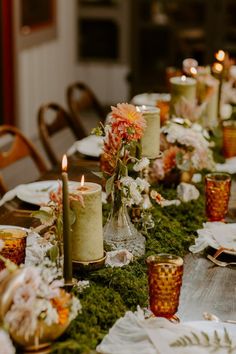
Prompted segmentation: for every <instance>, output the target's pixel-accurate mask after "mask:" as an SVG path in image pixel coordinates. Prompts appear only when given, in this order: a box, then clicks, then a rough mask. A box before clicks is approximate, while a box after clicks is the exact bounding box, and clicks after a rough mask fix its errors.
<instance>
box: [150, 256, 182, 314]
mask: <svg viewBox="0 0 236 354" xmlns="http://www.w3.org/2000/svg"><path fill="white" fill-rule="evenodd" d="M146 262H147V266H148V284H149V305H150V309H151V311H152V312H153V314H154V315H155V316H159V317H166V318H171V317H173V316H174V314H175V313H176V312H177V310H178V306H179V295H180V289H181V285H182V275H183V259H182V258H180V257H178V256H175V255H171V254H164V253H161V254H157V255H153V256H149V257H148V258H147V261H146Z"/></svg>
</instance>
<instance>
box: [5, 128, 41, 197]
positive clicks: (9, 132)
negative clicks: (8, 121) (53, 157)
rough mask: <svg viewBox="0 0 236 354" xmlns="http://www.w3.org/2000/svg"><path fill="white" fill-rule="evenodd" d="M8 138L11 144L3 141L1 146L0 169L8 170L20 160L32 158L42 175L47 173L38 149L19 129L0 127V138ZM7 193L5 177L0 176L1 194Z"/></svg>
mask: <svg viewBox="0 0 236 354" xmlns="http://www.w3.org/2000/svg"><path fill="white" fill-rule="evenodd" d="M7 136H11V142H10V143H9V142H8V140H6V142H4V141H3V143H2V144H1V147H0V169H4V168H6V167H8V166H10V165H12V164H14V163H15V162H17V161H18V160H21V159H24V158H26V157H30V158H31V159H32V160H33V161H34V163H35V165H36V166H37V168H38V170H39V172H40V173H41V174H42V173H45V172H46V171H47V165H46V163H45V161H44V159H43V158H42V156H41V155H40V153H39V152H38V150H37V149H36V147H35V146H34V145H33V143H32V142H31V141H30V140H29V139H27V138H26V137H25V136H24V134H22V133H21V131H20V130H19V129H17V128H16V127H13V126H10V125H2V126H0V138H1V139H3V138H4V137H5V138H6V137H7ZM16 175H17V173H16ZM6 191H7V187H6V185H5V184H4V181H3V177H2V176H0V193H2V194H3V193H5V192H6Z"/></svg>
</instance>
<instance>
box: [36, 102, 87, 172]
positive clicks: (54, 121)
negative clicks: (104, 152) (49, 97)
mask: <svg viewBox="0 0 236 354" xmlns="http://www.w3.org/2000/svg"><path fill="white" fill-rule="evenodd" d="M38 128H39V136H40V139H41V141H42V144H43V146H44V148H45V151H46V153H47V156H48V158H49V160H50V162H51V164H52V165H53V166H57V165H58V164H59V163H60V162H61V161H60V158H61V156H60V157H59V156H58V153H57V151H56V148H55V147H53V141H52V137H53V136H54V135H56V134H57V133H59V132H60V131H62V130H64V129H65V128H69V130H70V131H71V133H72V135H73V138H74V139H75V140H79V139H82V138H83V137H84V134H85V133H84V131H83V128H82V127H81V126H80V124H79V123H77V122H76V121H75V120H74V118H73V117H71V115H69V114H68V113H67V112H66V111H65V110H64V108H62V107H61V106H60V105H58V104H56V103H48V104H45V105H42V106H41V107H40V108H39V111H38Z"/></svg>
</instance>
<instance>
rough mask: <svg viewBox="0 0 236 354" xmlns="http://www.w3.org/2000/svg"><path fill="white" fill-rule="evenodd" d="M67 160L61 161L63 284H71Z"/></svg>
mask: <svg viewBox="0 0 236 354" xmlns="http://www.w3.org/2000/svg"><path fill="white" fill-rule="evenodd" d="M66 170H67V158H66V155H64V156H63V159H62V171H63V172H62V175H61V177H62V204H63V250H64V263H63V275H64V280H65V284H68V283H71V282H72V259H71V232H70V213H69V212H70V209H69V208H70V206H69V192H68V175H67V172H66Z"/></svg>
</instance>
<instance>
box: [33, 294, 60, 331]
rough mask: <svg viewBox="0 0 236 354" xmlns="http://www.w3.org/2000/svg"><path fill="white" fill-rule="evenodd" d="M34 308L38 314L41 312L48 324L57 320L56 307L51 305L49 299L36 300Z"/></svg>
mask: <svg viewBox="0 0 236 354" xmlns="http://www.w3.org/2000/svg"><path fill="white" fill-rule="evenodd" d="M35 310H36V312H37V313H38V314H39V315H40V314H43V318H44V316H45V318H44V321H45V323H46V324H47V325H48V326H51V325H52V324H53V323H58V322H59V315H58V312H57V310H56V308H55V307H53V305H52V303H51V301H47V300H45V299H41V300H38V301H37V306H36V308H35Z"/></svg>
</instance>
